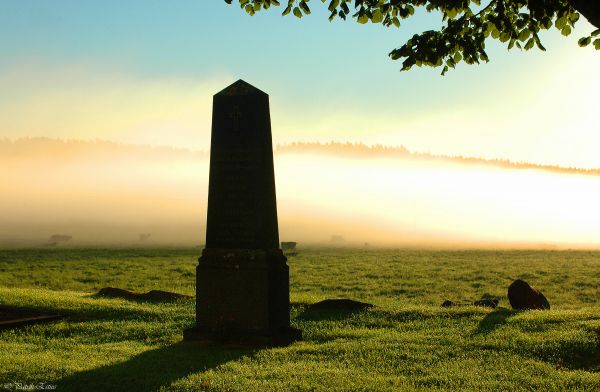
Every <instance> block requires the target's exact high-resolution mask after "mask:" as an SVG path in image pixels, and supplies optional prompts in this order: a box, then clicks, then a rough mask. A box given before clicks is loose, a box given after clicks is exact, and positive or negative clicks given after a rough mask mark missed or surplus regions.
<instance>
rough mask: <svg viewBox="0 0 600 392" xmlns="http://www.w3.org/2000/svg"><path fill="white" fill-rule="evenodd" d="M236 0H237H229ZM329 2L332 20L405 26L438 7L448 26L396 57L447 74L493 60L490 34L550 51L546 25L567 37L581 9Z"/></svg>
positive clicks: (535, 4)
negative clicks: (487, 46)
mask: <svg viewBox="0 0 600 392" xmlns="http://www.w3.org/2000/svg"><path fill="white" fill-rule="evenodd" d="M225 2H226V3H228V4H231V3H232V0H225ZM238 2H239V4H240V7H241V8H243V9H244V10H245V11H246V12H247V13H248V14H250V15H254V13H255V12H257V11H259V10H261V9H268V8H269V7H270V6H271V5H274V6H279V5H280V4H279V2H278V1H276V0H238ZM309 2H310V0H287V5H286V6H285V9H284V11H283V13H282V14H283V15H287V14H289V13H290V12H291V13H293V14H294V15H295V16H296V17H297V18H301V17H303V16H304V15H308V14H310V8H309V6H308V3H309ZM321 2H322V3H328V6H327V9H328V10H329V12H330V15H329V20H330V21H331V20H333V19H335V18H341V19H343V20H346V19H347V18H348V16H350V17H351V18H354V19H355V20H356V21H357V22H358V23H360V24H365V23H368V22H371V23H375V24H382V25H383V26H386V27H396V28H397V27H400V20H402V19H407V18H409V17H411V16H412V15H414V13H415V10H416V8H418V7H422V8H425V10H427V12H439V13H440V14H441V16H442V22H443V25H442V27H441V28H440V29H439V30H428V31H424V32H421V33H419V34H415V35H413V37H412V38H410V39H409V40H407V41H406V42H405V43H404V44H403V45H402V46H400V47H399V48H396V49H394V50H392V51H391V52H390V53H389V56H390V57H391V58H392V59H393V60H402V70H409V69H411V68H412V67H413V66H415V65H416V66H419V67H420V66H423V65H426V66H430V67H443V68H442V75H444V74H445V73H446V72H447V71H448V70H449V69H450V68H455V67H456V65H457V64H458V63H460V62H464V63H467V64H478V63H480V62H482V61H483V62H487V61H489V57H488V55H487V52H486V50H485V43H486V41H487V40H488V39H494V40H498V41H500V42H503V43H506V45H507V48H508V49H513V48H514V47H517V48H518V49H521V50H530V49H532V48H533V47H534V46H535V47H537V48H538V49H540V50H546V49H545V48H544V46H543V45H542V42H541V40H540V37H539V32H540V31H541V30H548V29H550V28H552V27H553V26H554V27H555V28H556V29H557V30H559V31H560V32H561V34H562V35H564V36H568V35H569V34H571V32H572V31H573V28H574V27H575V24H576V22H577V21H578V20H579V17H580V15H579V12H577V11H576V10H575V8H573V6H572V5H571V4H570V3H569V1H568V0H488V1H484V4H482V1H481V0H354V1H352V0H321ZM599 35H600V29H598V30H596V31H594V32H592V33H591V34H590V35H589V36H587V37H583V38H581V39H580V40H579V45H580V46H582V47H583V46H587V45H589V44H590V43H593V46H594V47H595V48H596V49H598V50H600V37H598V36H599Z"/></svg>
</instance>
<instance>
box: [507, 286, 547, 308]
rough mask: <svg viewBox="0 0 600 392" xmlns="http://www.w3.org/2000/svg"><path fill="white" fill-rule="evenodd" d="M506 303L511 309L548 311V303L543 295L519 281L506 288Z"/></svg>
mask: <svg viewBox="0 0 600 392" xmlns="http://www.w3.org/2000/svg"><path fill="white" fill-rule="evenodd" d="M508 301H509V302H510V306H512V307H513V309H519V310H533V309H539V310H542V309H550V303H549V302H548V300H547V299H546V297H545V296H544V294H542V293H541V292H540V291H538V290H536V289H534V288H533V287H531V286H530V285H529V284H528V283H527V282H525V281H524V280H521V279H517V280H515V281H514V282H512V283H511V284H510V286H508Z"/></svg>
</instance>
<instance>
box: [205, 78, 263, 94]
mask: <svg viewBox="0 0 600 392" xmlns="http://www.w3.org/2000/svg"><path fill="white" fill-rule="evenodd" d="M256 94H264V95H267V94H266V93H265V92H264V91H261V90H259V89H257V88H256V87H254V86H253V85H251V84H250V83H248V82H246V81H244V80H242V79H238V80H237V81H236V82H234V83H232V84H230V85H229V86H227V87H225V88H224V89H223V90H221V91H219V92H218V93H217V94H215V95H227V96H237V95H256Z"/></svg>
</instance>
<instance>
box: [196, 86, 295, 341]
mask: <svg viewBox="0 0 600 392" xmlns="http://www.w3.org/2000/svg"><path fill="white" fill-rule="evenodd" d="M286 262H287V259H286V257H285V256H284V255H283V253H282V251H281V249H279V233H278V225H277V205H276V197H275V175H274V170H273V147H272V141H271V120H270V114H269V96H268V95H267V94H266V93H264V92H262V91H260V90H259V89H257V88H256V87H253V86H251V85H250V84H248V83H246V82H244V81H243V80H238V81H237V82H235V83H233V84H232V85H230V86H229V87H227V88H225V89H224V90H223V91H221V92H219V93H217V94H215V95H214V97H213V114H212V132H211V147H210V176H209V190H208V213H207V223H206V247H205V249H204V250H203V252H202V256H201V257H200V259H199V260H198V266H197V268H196V325H195V327H193V328H191V329H188V330H186V331H185V332H184V339H185V340H198V341H205V342H214V343H234V344H249V345H284V344H288V343H290V342H292V341H295V340H299V339H301V331H299V330H297V329H294V328H291V327H290V314H289V306H290V300H289V271H288V266H287V264H286Z"/></svg>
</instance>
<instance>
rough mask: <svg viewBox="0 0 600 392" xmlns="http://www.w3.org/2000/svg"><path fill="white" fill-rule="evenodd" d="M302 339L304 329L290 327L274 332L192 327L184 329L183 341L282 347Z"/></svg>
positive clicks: (220, 344)
mask: <svg viewBox="0 0 600 392" xmlns="http://www.w3.org/2000/svg"><path fill="white" fill-rule="evenodd" d="M300 340H302V331H301V330H299V329H297V328H293V327H288V328H284V329H281V330H279V331H276V332H272V333H259V332H255V331H241V330H233V329H231V330H230V329H227V330H226V329H222V330H208V329H206V328H199V327H192V328H188V329H186V330H184V331H183V341H184V342H193V343H200V344H205V345H219V346H235V347H240V346H241V347H280V346H287V345H289V344H291V343H293V342H297V341H300Z"/></svg>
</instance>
